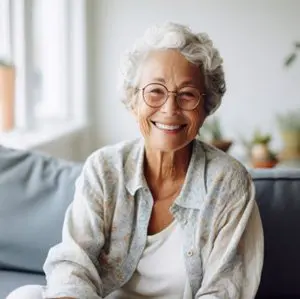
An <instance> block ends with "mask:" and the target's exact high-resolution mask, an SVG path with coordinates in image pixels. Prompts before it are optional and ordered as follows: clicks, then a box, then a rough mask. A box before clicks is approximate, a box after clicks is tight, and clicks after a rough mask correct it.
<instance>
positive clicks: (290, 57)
mask: <svg viewBox="0 0 300 299" xmlns="http://www.w3.org/2000/svg"><path fill="white" fill-rule="evenodd" d="M299 50H300V41H297V42H295V43H294V47H293V50H292V52H291V53H290V54H289V55H288V56H287V57H286V59H285V61H284V65H285V66H286V67H289V66H291V65H292V64H293V63H294V62H295V60H296V58H297V54H298V53H297V52H298V51H299Z"/></svg>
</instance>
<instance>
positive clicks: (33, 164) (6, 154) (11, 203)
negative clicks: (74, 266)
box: [0, 146, 81, 272]
mask: <svg viewBox="0 0 300 299" xmlns="http://www.w3.org/2000/svg"><path fill="white" fill-rule="evenodd" d="M80 170H81V165H78V164H75V163H70V162H66V161H61V160H58V159H55V158H51V157H47V156H44V155H42V154H39V153H32V152H26V151H18V150H12V149H7V148H4V147H1V146H0V269H16V270H23V271H33V272H42V266H43V263H44V261H45V258H46V256H47V253H48V250H49V248H50V247H51V246H53V245H54V244H56V243H58V242H59V241H60V239H61V227H62V223H63V218H64V214H65V210H66V208H67V206H68V205H69V204H70V202H71V200H72V199H73V193H74V185H75V180H76V178H77V177H78V175H79V173H80ZM45 213H46V214H45Z"/></svg>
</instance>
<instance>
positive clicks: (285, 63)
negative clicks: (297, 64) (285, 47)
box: [284, 52, 297, 66]
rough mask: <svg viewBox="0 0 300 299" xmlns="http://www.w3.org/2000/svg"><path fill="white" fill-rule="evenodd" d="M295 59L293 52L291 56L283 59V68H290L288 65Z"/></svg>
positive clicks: (295, 55)
mask: <svg viewBox="0 0 300 299" xmlns="http://www.w3.org/2000/svg"><path fill="white" fill-rule="evenodd" d="M296 58H297V54H296V53H295V52H293V53H291V54H290V55H289V56H288V57H287V58H286V59H285V62H284V65H285V66H290V65H291V64H292V63H293V62H294V61H295V59H296Z"/></svg>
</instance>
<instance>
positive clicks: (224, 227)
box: [196, 173, 264, 299]
mask: <svg viewBox="0 0 300 299" xmlns="http://www.w3.org/2000/svg"><path fill="white" fill-rule="evenodd" d="M235 175H238V176H240V177H237V179H236V181H234V180H232V179H230V180H226V179H224V182H223V183H221V186H218V184H216V186H218V187H216V188H214V190H212V192H211V196H216V197H218V196H219V197H220V199H219V202H221V203H219V207H218V213H217V215H216V217H215V219H214V221H213V225H212V228H211V231H212V233H211V235H210V239H211V240H212V241H211V244H212V245H211V246H210V247H211V249H210V250H209V253H208V255H207V257H206V260H205V261H203V264H204V267H203V271H204V275H203V280H202V285H201V287H200V289H199V290H198V292H197V294H196V298H201V299H251V298H254V297H255V294H256V292H257V288H258V286H259V282H260V277H261V270H262V265H263V246H264V245H263V232H262V224H261V220H260V216H259V211H258V207H257V205H256V202H255V200H254V195H255V189H254V185H253V183H252V182H251V179H250V177H249V176H248V175H244V173H242V174H241V173H238V174H233V175H232V174H231V177H235ZM229 176H230V174H229V175H226V177H227V178H228V177H229ZM219 181H220V180H219Z"/></svg>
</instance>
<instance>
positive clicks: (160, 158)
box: [144, 143, 192, 186]
mask: <svg viewBox="0 0 300 299" xmlns="http://www.w3.org/2000/svg"><path fill="white" fill-rule="evenodd" d="M191 155H192V143H190V144H188V145H187V146H185V147H184V148H182V149H180V150H177V151H174V152H162V151H157V150H153V149H151V148H149V147H147V146H146V147H145V165H144V167H145V175H146V179H147V181H148V182H149V181H151V183H152V184H156V185H157V186H159V185H161V184H162V183H163V182H166V181H177V180H182V179H184V178H185V175H186V172H187V169H188V165H189V162H190V158H191Z"/></svg>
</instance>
